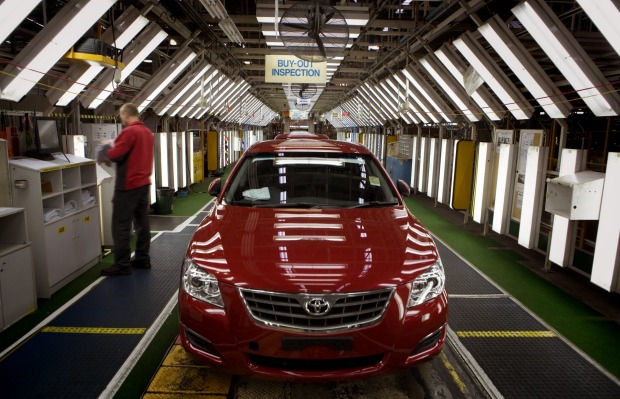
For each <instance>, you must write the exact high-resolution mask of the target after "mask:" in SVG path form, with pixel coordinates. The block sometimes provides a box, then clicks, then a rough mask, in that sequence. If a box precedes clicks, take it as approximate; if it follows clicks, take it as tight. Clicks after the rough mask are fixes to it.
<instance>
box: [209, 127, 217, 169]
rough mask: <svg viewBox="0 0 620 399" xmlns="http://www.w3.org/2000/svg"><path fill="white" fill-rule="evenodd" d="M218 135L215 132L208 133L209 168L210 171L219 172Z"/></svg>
mask: <svg viewBox="0 0 620 399" xmlns="http://www.w3.org/2000/svg"><path fill="white" fill-rule="evenodd" d="M217 136H218V134H217V132H216V131H215V130H210V131H209V132H208V133H207V168H208V169H209V171H215V170H217V166H218V162H217V161H218V159H217V148H218V144H217V140H218V137H217Z"/></svg>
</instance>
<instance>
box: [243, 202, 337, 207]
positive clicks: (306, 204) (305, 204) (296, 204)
mask: <svg viewBox="0 0 620 399" xmlns="http://www.w3.org/2000/svg"><path fill="white" fill-rule="evenodd" d="M326 206H328V205H321V204H313V203H310V202H287V203H284V204H256V205H253V207H254V208H304V209H310V208H323V207H326Z"/></svg>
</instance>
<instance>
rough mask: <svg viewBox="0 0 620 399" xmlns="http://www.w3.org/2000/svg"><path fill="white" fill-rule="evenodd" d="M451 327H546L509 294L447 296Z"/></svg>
mask: <svg viewBox="0 0 620 399" xmlns="http://www.w3.org/2000/svg"><path fill="white" fill-rule="evenodd" d="M449 323H450V327H452V329H453V330H454V331H523V330H527V331H546V330H547V328H546V327H545V326H543V325H542V324H541V323H539V322H538V321H537V320H536V319H535V318H533V317H532V316H531V315H530V314H529V313H527V312H526V311H525V310H523V308H521V307H520V306H519V305H518V304H517V303H516V302H515V301H513V300H512V299H510V298H450V315H449Z"/></svg>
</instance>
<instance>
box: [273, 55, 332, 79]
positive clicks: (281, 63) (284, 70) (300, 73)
mask: <svg viewBox="0 0 620 399" xmlns="http://www.w3.org/2000/svg"><path fill="white" fill-rule="evenodd" d="M265 82H267V83H319V84H320V83H326V82H327V63H325V62H310V61H304V60H302V59H299V58H297V57H295V56H294V55H266V56H265Z"/></svg>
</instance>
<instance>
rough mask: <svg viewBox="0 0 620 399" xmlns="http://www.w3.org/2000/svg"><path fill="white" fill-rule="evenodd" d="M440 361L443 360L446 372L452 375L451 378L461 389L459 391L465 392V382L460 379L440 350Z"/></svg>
mask: <svg viewBox="0 0 620 399" xmlns="http://www.w3.org/2000/svg"><path fill="white" fill-rule="evenodd" d="M441 361H442V362H443V365H444V367H445V368H446V370H448V373H450V375H451V376H452V379H453V380H454V383H455V384H456V386H457V387H458V388H459V391H461V393H465V391H466V390H467V387H466V386H465V383H464V382H463V380H461V377H460V376H459V374H458V373H457V372H456V369H455V368H454V366H453V365H452V363H450V361H449V360H448V357H447V356H446V354H445V353H443V352H441Z"/></svg>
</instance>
